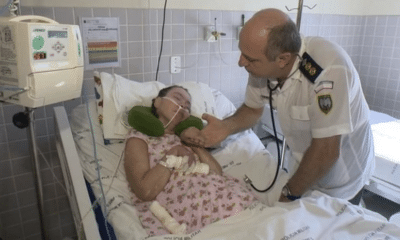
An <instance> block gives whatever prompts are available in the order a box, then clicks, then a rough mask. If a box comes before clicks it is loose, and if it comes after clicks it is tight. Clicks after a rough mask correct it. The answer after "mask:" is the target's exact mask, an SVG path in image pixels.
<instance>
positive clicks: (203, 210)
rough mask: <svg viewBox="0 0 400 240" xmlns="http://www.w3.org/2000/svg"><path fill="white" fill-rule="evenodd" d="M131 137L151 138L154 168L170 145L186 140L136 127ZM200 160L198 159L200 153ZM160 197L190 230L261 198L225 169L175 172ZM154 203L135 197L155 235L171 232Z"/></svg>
mask: <svg viewBox="0 0 400 240" xmlns="http://www.w3.org/2000/svg"><path fill="white" fill-rule="evenodd" d="M131 137H137V138H140V139H143V140H144V141H146V142H147V144H148V149H149V159H150V167H151V168H153V167H155V166H156V165H157V164H158V162H159V161H160V160H161V158H162V157H163V156H164V155H165V153H166V152H167V151H168V150H169V149H171V148H172V147H174V146H176V145H181V144H182V143H181V140H180V139H179V137H178V136H176V135H170V134H166V135H164V136H161V137H150V136H147V135H144V134H142V133H140V132H138V131H136V130H132V131H131V132H130V133H129V134H128V136H127V139H128V138H131ZM196 160H197V161H198V157H197V155H196ZM156 200H157V201H158V202H159V203H160V204H161V206H163V207H164V208H165V209H166V210H167V211H168V212H169V213H170V214H171V216H172V217H173V218H174V219H175V220H177V221H178V223H179V224H182V223H186V225H187V228H186V233H188V234H189V233H191V232H194V231H197V230H199V229H201V228H203V227H204V226H206V225H208V224H211V223H213V222H216V221H218V220H220V219H224V218H227V217H230V216H233V215H235V214H237V213H239V212H240V211H242V210H244V209H246V208H247V207H248V206H249V205H251V204H252V203H254V202H255V201H257V199H256V197H255V196H254V195H253V194H252V193H251V192H250V190H248V189H246V188H245V187H243V186H242V185H241V184H240V183H239V180H237V179H236V178H233V177H231V176H228V175H226V174H224V173H223V174H222V176H219V175H216V174H212V173H210V174H209V175H205V174H197V173H196V174H191V175H183V176H179V174H177V172H174V173H172V175H171V177H170V179H169V181H168V183H167V184H166V186H165V187H164V190H163V191H161V192H160V193H159V194H158V196H157V198H156ZM151 203H152V202H143V201H142V200H140V199H139V198H137V197H136V196H135V197H134V199H133V204H134V206H135V208H136V209H137V210H138V212H139V218H140V220H141V222H142V225H143V228H144V229H146V231H147V233H148V234H149V235H151V236H153V235H163V234H169V232H168V231H167V230H166V229H165V228H164V227H163V225H162V223H161V222H160V221H159V220H158V219H157V218H156V217H155V216H154V215H153V214H152V213H151V211H150V210H149V207H150V204H151Z"/></svg>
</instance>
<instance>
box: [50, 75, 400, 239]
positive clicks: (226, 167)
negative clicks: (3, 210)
mask: <svg viewBox="0 0 400 240" xmlns="http://www.w3.org/2000/svg"><path fill="white" fill-rule="evenodd" d="M106 79H108V80H109V82H108V83H106V82H107V81H108V80H106ZM97 80H98V79H97ZM120 80H121V82H124V84H120V82H119V81H120ZM122 80H123V79H121V78H120V77H118V76H117V75H107V74H103V75H101V82H102V86H103V89H102V90H103V95H102V96H100V95H101V94H98V92H99V89H97V90H96V98H97V101H88V102H87V103H86V104H83V105H80V106H78V107H76V108H75V109H74V110H73V111H72V113H71V114H70V116H69V117H68V116H67V114H66V111H65V109H64V107H55V108H54V111H55V127H56V146H57V151H58V153H59V156H60V161H61V166H62V170H63V176H64V182H65V184H66V186H67V189H68V198H69V201H70V205H71V209H72V211H73V216H74V221H75V226H76V229H77V233H78V237H79V239H101V238H102V237H100V235H101V232H103V233H104V232H106V234H105V235H106V236H107V235H111V234H112V233H115V236H116V238H117V239H142V240H144V239H181V240H191V239H271V240H276V239H399V238H400V227H399V226H397V225H395V224H393V223H390V222H388V221H387V220H386V219H385V218H384V217H382V216H381V215H379V214H377V213H374V212H371V211H369V210H366V209H363V208H361V207H359V206H354V205H351V204H350V203H349V202H347V201H345V200H341V199H336V198H331V197H329V196H326V195H324V194H323V193H320V192H316V191H315V192H312V193H310V194H309V195H308V196H304V197H303V198H302V199H299V200H297V201H294V202H291V203H279V202H277V199H278V198H279V195H280V191H281V189H282V187H283V185H284V184H285V183H286V181H287V175H286V174H285V172H284V171H281V172H280V175H279V176H280V177H279V178H278V181H277V182H276V183H275V185H274V187H273V188H272V189H271V190H270V191H268V192H267V193H262V194H261V193H257V194H258V197H259V198H260V200H261V201H262V203H258V204H253V205H252V206H251V207H249V208H248V209H246V210H244V211H242V212H240V213H238V214H237V215H235V216H232V217H229V218H226V219H223V220H220V221H218V222H215V223H213V224H211V225H208V226H206V227H205V228H203V229H201V230H199V231H197V232H193V233H188V234H186V235H165V236H158V237H150V236H147V234H146V232H145V230H144V229H143V228H142V226H141V223H140V221H139V218H138V215H137V212H136V209H135V208H134V207H133V206H132V204H131V202H130V200H131V197H132V193H131V192H130V191H129V188H128V184H127V181H126V180H125V176H124V169H123V164H121V159H122V157H121V154H122V151H123V149H124V143H123V142H121V141H119V140H118V139H117V138H114V139H111V140H115V141H110V139H107V136H108V137H109V136H110V134H106V132H107V131H109V130H106V129H105V126H104V125H106V123H105V120H106V119H105V118H107V116H108V117H112V118H114V120H115V121H116V122H114V127H111V128H113V132H114V134H116V133H121V128H120V127H121V126H119V127H118V126H117V127H116V125H120V119H119V118H121V116H123V112H124V111H125V110H126V109H124V107H121V101H122V99H121V98H123V97H124V96H126V97H128V98H129V99H132V98H133V99H136V100H137V101H139V102H140V101H141V102H140V103H142V104H143V103H148V102H146V101H148V100H143V99H142V100H140V99H141V98H142V97H143V96H150V95H151V94H150V93H149V92H148V90H149V91H152V90H155V89H154V86H158V85H159V84H156V83H148V84H150V85H151V84H153V85H152V86H150V87H149V85H145V84H147V83H137V82H133V81H130V83H129V84H133V85H134V87H133V88H135V91H138V87H139V89H140V91H138V92H136V93H135V94H137V96H136V95H132V94H133V92H132V91H130V92H129V90H127V89H129V86H127V81H122ZM129 84H128V85H129ZM185 87H187V88H188V89H189V91H191V90H192V91H199V89H201V92H200V93H196V92H195V93H194V94H193V92H191V94H192V99H193V102H195V101H196V100H195V98H198V97H204V96H211V99H207V100H204V99H203V100H201V99H200V100H201V101H202V102H201V101H200V102H201V105H200V106H192V112H193V108H194V107H198V108H202V107H203V110H204V107H205V108H206V109H205V110H206V112H209V113H212V114H214V115H216V116H217V117H220V118H224V117H227V116H229V115H230V114H233V113H234V111H235V107H234V106H233V104H232V103H231V102H230V101H229V100H228V99H227V98H226V97H225V96H224V95H223V94H222V93H221V92H220V91H217V90H214V89H210V88H208V86H206V85H204V84H199V83H188V84H187V85H185ZM155 88H156V89H157V87H155ZM106 89H107V90H106ZM110 89H111V90H110ZM193 89H194V90H193ZM123 91H125V93H123ZM126 91H128V92H126ZM112 95H114V96H112ZM139 95H140V96H139ZM99 99H100V100H99ZM210 101H211V102H210ZM99 102H101V103H102V104H99ZM110 102H112V104H110ZM96 103H97V104H96ZM205 103H207V104H205ZM129 104H131V103H129ZM99 105H102V106H104V109H100V108H98V106H99ZM114 105H115V106H114ZM117 105H118V106H117ZM145 105H146V104H145ZM110 106H113V107H114V109H113V110H111V111H114V113H115V114H114V115H112V116H109V115H108V112H109V111H110V109H109V107H110ZM121 109H122V112H121V111H119V110H121ZM106 114H107V116H105V115H106ZM98 119H100V120H102V121H98ZM92 133H93V135H92ZM111 135H112V134H111ZM93 141H94V142H95V144H96V147H94V146H93ZM211 153H212V154H213V156H214V157H215V158H216V159H217V160H218V162H219V163H220V164H221V166H222V168H223V171H225V172H226V173H228V174H231V175H232V176H234V177H237V178H238V179H239V180H240V183H241V184H245V183H244V181H243V177H244V175H247V176H248V177H249V178H250V179H251V180H252V181H253V184H254V185H255V186H257V187H258V188H265V187H267V186H269V184H270V183H271V182H272V180H273V177H274V174H275V170H276V161H275V160H274V158H273V157H271V155H270V154H269V152H268V151H266V149H265V148H264V146H263V145H262V143H261V141H260V140H259V139H258V137H257V136H256V135H255V134H254V132H253V131H251V130H248V131H245V132H242V133H239V134H235V135H232V136H230V137H229V138H228V139H226V140H225V141H224V142H222V143H221V145H220V146H219V148H217V149H214V150H212V152H211ZM95 156H97V157H96V158H95ZM85 181H86V182H88V187H89V188H88V189H89V191H87V190H86V183H85ZM91 192H93V194H94V196H95V198H96V199H98V200H99V201H98V204H94V207H95V206H97V205H100V207H98V208H97V209H99V208H100V210H101V211H100V215H101V214H103V215H104V216H107V222H106V220H98V222H99V223H100V225H101V223H105V224H108V223H109V224H110V225H111V226H112V230H111V229H109V228H106V230H104V229H101V228H99V226H100V225H99V224H97V223H96V218H98V215H97V214H96V213H95V211H94V210H92V207H91V206H92V203H91V200H90V196H89V195H90V194H91ZM103 193H104V194H103ZM104 200H105V202H106V203H105V204H104V202H103V201H104ZM103 239H108V238H104V237H103ZM110 239H114V238H110Z"/></svg>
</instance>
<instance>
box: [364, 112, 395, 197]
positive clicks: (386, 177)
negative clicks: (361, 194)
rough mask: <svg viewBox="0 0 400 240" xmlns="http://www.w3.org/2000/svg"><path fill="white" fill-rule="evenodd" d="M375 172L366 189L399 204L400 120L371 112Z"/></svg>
mask: <svg viewBox="0 0 400 240" xmlns="http://www.w3.org/2000/svg"><path fill="white" fill-rule="evenodd" d="M370 122H371V129H372V134H373V137H374V146H375V161H376V162H375V171H374V174H373V176H372V178H371V181H370V184H369V185H368V186H367V189H368V190H370V191H372V192H374V193H376V194H378V195H381V196H383V197H385V198H388V199H390V200H392V201H394V202H396V203H399V204H400V166H399V165H400V151H399V149H400V120H399V119H396V118H394V117H392V116H390V115H388V114H385V113H381V112H376V111H371V113H370Z"/></svg>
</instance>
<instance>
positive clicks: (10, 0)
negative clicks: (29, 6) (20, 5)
mask: <svg viewBox="0 0 400 240" xmlns="http://www.w3.org/2000/svg"><path fill="white" fill-rule="evenodd" d="M12 2H13V0H9V1H8V2H7V3H6V5H4V7H2V8H1V9H0V15H1V16H2V15H3V14H4V13H5V12H6V11H7V10H8V9H9V8H10V5H11V4H12Z"/></svg>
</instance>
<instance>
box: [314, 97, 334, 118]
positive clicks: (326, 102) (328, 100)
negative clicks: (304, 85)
mask: <svg viewBox="0 0 400 240" xmlns="http://www.w3.org/2000/svg"><path fill="white" fill-rule="evenodd" d="M318 105H319V108H320V109H321V111H322V112H323V113H325V114H328V113H329V112H330V111H331V109H332V106H333V102H332V97H331V95H330V94H327V95H320V96H318Z"/></svg>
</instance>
